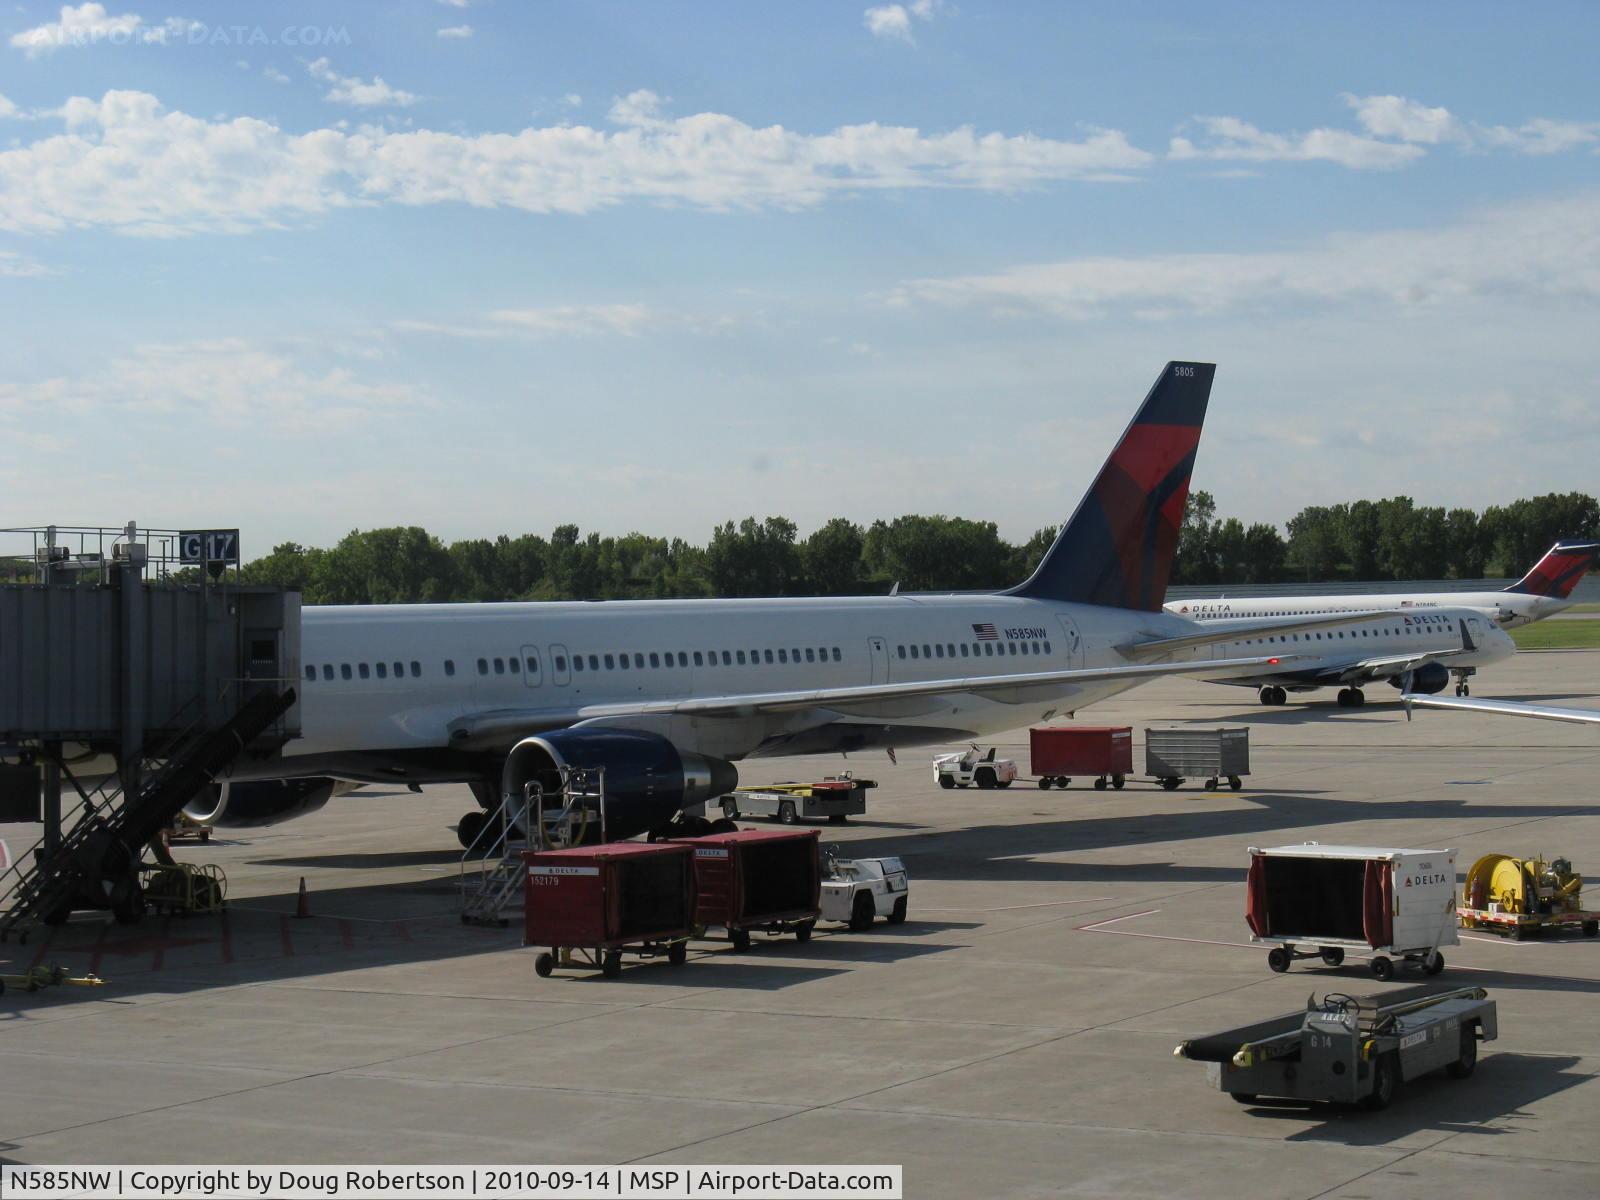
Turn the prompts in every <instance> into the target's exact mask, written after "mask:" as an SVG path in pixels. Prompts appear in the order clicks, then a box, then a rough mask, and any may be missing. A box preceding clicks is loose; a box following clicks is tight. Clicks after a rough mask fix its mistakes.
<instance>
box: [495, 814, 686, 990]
mask: <svg viewBox="0 0 1600 1200" xmlns="http://www.w3.org/2000/svg"><path fill="white" fill-rule="evenodd" d="M693 855H694V847H693V845H692V843H687V842H646V843H633V842H613V843H610V844H606V845H600V846H575V847H572V848H569V849H565V850H527V851H524V852H523V855H522V858H523V862H524V863H525V864H526V868H527V873H526V876H525V886H526V896H525V903H524V906H523V907H524V925H523V937H522V944H523V945H524V946H548V947H549V950H548V951H547V952H544V953H541V954H540V955H539V956H538V958H536V959H535V960H534V964H533V967H534V970H535V971H537V972H538V973H539V974H540V975H541V976H548V975H549V974H550V973H551V972H552V971H554V970H555V969H556V967H558V966H561V967H589V968H591V969H595V970H599V971H601V972H602V973H603V974H605V976H606V977H607V978H614V977H615V976H616V975H617V974H618V973H619V972H620V971H621V970H622V956H623V954H624V953H628V954H637V955H639V957H641V958H657V957H664V958H666V959H667V960H668V961H669V962H671V963H672V964H673V965H674V966H676V965H677V964H679V963H681V962H683V961H684V959H685V957H686V956H687V953H688V940H689V936H690V934H691V933H692V932H693V927H694V912H695V890H694V870H693V866H692V861H693Z"/></svg>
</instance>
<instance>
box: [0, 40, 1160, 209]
mask: <svg viewBox="0 0 1600 1200" xmlns="http://www.w3.org/2000/svg"><path fill="white" fill-rule="evenodd" d="M320 61H321V60H319V62H320ZM314 65H315V64H314ZM317 69H318V70H319V71H328V73H329V74H331V71H329V69H328V68H327V67H326V65H325V64H323V65H321V66H318V68H317ZM57 115H58V116H59V118H60V119H61V120H62V121H63V122H64V125H65V130H64V132H62V133H60V134H57V135H55V136H48V137H42V138H39V139H38V140H35V141H33V142H31V143H29V144H27V145H23V146H19V147H14V148H9V149H5V150H0V229H7V230H12V231H17V232H51V231H59V230H64V229H69V228H79V227H90V226H98V227H108V228H112V229H116V230H119V231H121V232H125V233H134V234H143V235H156V236H174V235H178V234H185V233H196V232H228V233H232V232H242V231H245V230H249V229H257V228H261V227H264V226H265V227H272V226H280V225H284V224H287V223H292V222H294V221H297V220H302V219H304V218H306V217H308V216H315V215H318V214H321V213H325V212H327V211H329V210H330V209H339V208H349V207H355V206H366V205H376V204H383V203H392V204H406V205H429V204H444V203H452V204H469V205H473V206H475V207H479V208H512V209H518V210H521V211H524V212H532V213H588V212H593V211H595V210H597V209H600V208H604V207H607V206H611V205H617V204H623V203H627V202H638V201H644V202H650V203H657V204H668V205H684V206H688V207H693V208H700V209H706V210H711V211H725V210H734V209H760V208H778V209H803V208H810V207H814V206H816V205H818V204H821V203H823V202H824V201H825V200H826V199H828V198H829V197H831V196H835V195H840V194H859V193H863V192H871V191H882V190H893V189H913V188H971V189H980V190H986V191H1015V190H1019V189H1024V188H1029V187H1034V186H1038V185H1041V184H1045V183H1050V182H1055V181H1060V180H1096V179H1107V178H1126V177H1127V174H1128V172H1130V171H1136V170H1138V169H1140V168H1142V167H1144V166H1145V165H1146V164H1147V163H1149V162H1150V161H1151V156H1150V155H1149V154H1148V153H1146V152H1145V151H1143V150H1139V149H1137V148H1136V147H1134V146H1132V145H1130V144H1129V143H1128V141H1127V139H1126V138H1125V137H1124V136H1123V134H1121V133H1120V132H1118V131H1116V130H1089V131H1088V132H1087V134H1086V136H1085V137H1084V138H1083V140H1081V141H1064V140H1057V139H1053V138H1045V137H1038V136H1035V135H1033V134H1015V135H1008V134H1001V133H978V132H976V131H974V130H973V129H971V128H966V127H963V128H959V129H955V130H951V131H949V132H945V133H935V134H924V133H922V132H921V131H920V130H918V129H915V128H910V127H906V126H891V125H879V124H877V123H875V122H874V123H869V124H864V125H847V126H841V127H839V128H837V129H834V130H832V131H831V132H828V133H821V134H805V133H798V132H795V131H793V130H789V129H785V128H784V127H783V126H781V125H771V126H767V127H765V128H757V127H754V126H751V125H748V124H746V123H745V122H743V121H741V120H739V119H737V118H735V117H731V116H727V115H725V114H721V113H699V114H696V115H694V116H688V117H670V116H667V115H665V114H664V113H663V111H662V106H661V101H660V98H659V97H657V96H656V95H655V94H653V93H651V92H648V91H639V92H634V93H632V94H631V95H629V96H627V97H624V98H622V99H619V100H618V101H617V102H616V103H615V104H614V105H613V106H612V109H611V112H610V122H611V125H612V126H614V128H611V129H605V128H591V127H589V126H585V125H554V126H544V127H536V128H527V129H523V130H520V131H519V132H516V133H481V134H460V133H447V132H442V131H437V130H408V131H395V130H388V129H381V128H374V127H361V128H356V129H350V130H346V129H342V128H323V129H315V130H312V131H311V132H309V133H304V134H293V133H288V132H286V131H284V130H283V129H281V128H280V127H279V126H277V125H276V124H273V123H272V122H270V121H265V120H261V119H258V118H254V117H236V118H233V119H231V120H209V119H206V118H203V117H195V116H191V115H189V114H186V113H182V112H169V111H167V110H165V109H163V108H162V106H161V104H160V102H159V101H158V100H157V99H156V98H155V97H154V96H152V95H149V94H148V93H145V92H131V91H120V92H119V91H112V92H107V93H106V94H105V95H104V96H103V97H101V99H100V100H98V101H95V100H90V99H86V98H83V97H75V98H73V99H71V100H69V101H67V102H66V104H64V105H63V106H62V107H61V108H60V109H59V110H58V114H57Z"/></svg>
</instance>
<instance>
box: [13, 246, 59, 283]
mask: <svg viewBox="0 0 1600 1200" xmlns="http://www.w3.org/2000/svg"><path fill="white" fill-rule="evenodd" d="M51 274H54V272H53V271H51V270H50V269H49V268H48V267H46V266H43V265H42V264H40V263H36V262H34V261H33V259H31V258H24V257H23V256H22V255H20V254H17V253H15V252H13V251H10V250H0V278H11V279H30V278H33V277H36V276H39V275H51Z"/></svg>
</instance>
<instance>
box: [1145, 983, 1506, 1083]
mask: <svg viewBox="0 0 1600 1200" xmlns="http://www.w3.org/2000/svg"><path fill="white" fill-rule="evenodd" d="M1498 1033H1499V1026H1498V1019H1497V1013H1496V1010H1495V1003H1494V1001H1493V1000H1490V999H1488V996H1487V993H1486V992H1484V990H1483V989H1482V988H1454V989H1442V990H1441V989H1440V988H1438V987H1437V985H1428V984H1424V985H1422V986H1419V987H1412V988H1402V989H1400V990H1399V991H1393V992H1385V993H1384V994H1382V995H1379V996H1360V997H1357V996H1346V995H1343V994H1341V993H1338V992H1329V993H1328V994H1327V995H1326V996H1324V997H1323V998H1322V1002H1321V1003H1320V1004H1319V1003H1317V1001H1316V999H1315V997H1313V998H1312V999H1311V1000H1310V1001H1309V1002H1308V1003H1307V1005H1306V1008H1305V1011H1304V1012H1292V1013H1285V1014H1284V1015H1283V1016H1281V1017H1273V1018H1272V1019H1271V1020H1268V1021H1259V1022H1257V1023H1255V1024H1253V1025H1241V1026H1239V1027H1238V1028H1237V1029H1224V1030H1222V1031H1221V1032H1218V1033H1212V1034H1207V1035H1206V1036H1205V1037H1199V1038H1191V1039H1190V1040H1188V1041H1186V1042H1180V1043H1179V1044H1178V1046H1177V1048H1176V1049H1175V1050H1174V1051H1173V1053H1174V1054H1175V1055H1177V1056H1178V1057H1179V1058H1187V1059H1190V1060H1192V1061H1194V1062H1203V1063H1205V1064H1206V1079H1207V1081H1208V1082H1209V1083H1210V1084H1211V1086H1212V1087H1215V1088H1217V1089H1219V1090H1221V1091H1224V1092H1227V1093H1228V1094H1229V1095H1230V1096H1232V1097H1233V1098H1234V1099H1235V1100H1237V1101H1238V1102H1239V1103H1240V1104H1254V1103H1255V1102H1256V1100H1257V1099H1258V1098H1260V1097H1262V1096H1277V1097H1284V1098H1287V1099H1293V1100H1309V1101H1322V1102H1331V1103H1336V1104H1338V1103H1342V1104H1359V1105H1360V1106H1361V1107H1362V1108H1367V1109H1382V1108H1387V1107H1388V1106H1389V1102H1390V1101H1391V1100H1392V1099H1394V1095H1395V1092H1396V1091H1397V1090H1398V1088H1399V1087H1400V1084H1401V1083H1402V1082H1408V1081H1410V1080H1413V1079H1417V1078H1419V1077H1420V1076H1423V1075H1426V1074H1428V1073H1429V1072H1431V1071H1439V1070H1443V1071H1445V1072H1447V1073H1448V1074H1449V1075H1450V1077H1451V1078H1452V1079H1465V1078H1466V1077H1467V1076H1468V1075H1471V1074H1472V1072H1473V1069H1474V1068H1475V1067H1476V1066H1477V1065H1478V1043H1479V1042H1480V1041H1483V1042H1488V1041H1493V1040H1494V1039H1495V1037H1496V1036H1498Z"/></svg>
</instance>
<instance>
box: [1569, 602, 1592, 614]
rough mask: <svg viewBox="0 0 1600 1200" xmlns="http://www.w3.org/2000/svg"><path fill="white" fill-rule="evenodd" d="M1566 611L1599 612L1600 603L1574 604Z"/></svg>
mask: <svg viewBox="0 0 1600 1200" xmlns="http://www.w3.org/2000/svg"><path fill="white" fill-rule="evenodd" d="M1567 611H1568V612H1586V613H1600V604H1574V605H1573V606H1572V607H1571V608H1569V609H1567Z"/></svg>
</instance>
